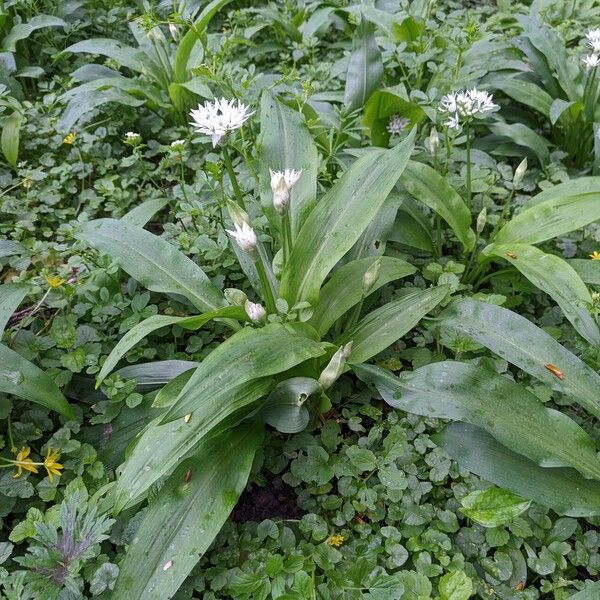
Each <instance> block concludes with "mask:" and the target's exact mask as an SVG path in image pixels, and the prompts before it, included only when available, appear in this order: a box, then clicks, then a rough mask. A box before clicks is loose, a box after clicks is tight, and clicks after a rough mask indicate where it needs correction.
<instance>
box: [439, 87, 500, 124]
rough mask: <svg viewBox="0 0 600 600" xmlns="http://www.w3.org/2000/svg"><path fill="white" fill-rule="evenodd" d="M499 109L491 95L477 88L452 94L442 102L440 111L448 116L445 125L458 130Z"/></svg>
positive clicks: (447, 95) (446, 96)
mask: <svg viewBox="0 0 600 600" xmlns="http://www.w3.org/2000/svg"><path fill="white" fill-rule="evenodd" d="M497 108H498V105H497V104H494V102H493V98H492V95H491V94H488V93H487V92H484V91H481V90H477V89H476V88H473V89H472V90H465V91H464V92H451V93H450V94H446V95H445V96H444V97H443V98H442V100H441V101H440V110H441V111H442V112H445V113H447V114H448V119H447V120H446V121H445V122H444V125H446V126H447V127H450V129H457V130H458V129H460V128H461V126H462V125H463V124H464V123H468V122H470V121H472V120H473V119H474V118H477V117H479V118H481V117H484V116H485V115H487V114H488V113H491V112H493V111H495V110H496V109H497Z"/></svg>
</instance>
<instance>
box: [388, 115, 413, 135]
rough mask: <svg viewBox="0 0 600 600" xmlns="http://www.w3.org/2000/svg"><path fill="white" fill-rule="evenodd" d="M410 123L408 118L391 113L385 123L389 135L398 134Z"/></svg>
mask: <svg viewBox="0 0 600 600" xmlns="http://www.w3.org/2000/svg"><path fill="white" fill-rule="evenodd" d="M409 125H410V119H407V118H405V117H401V116H400V115H392V116H391V117H390V120H389V121H388V124H387V127H386V129H387V131H388V133H389V134H391V135H399V134H400V133H402V132H403V131H404V130H405V129H406V128H407V127H408V126H409Z"/></svg>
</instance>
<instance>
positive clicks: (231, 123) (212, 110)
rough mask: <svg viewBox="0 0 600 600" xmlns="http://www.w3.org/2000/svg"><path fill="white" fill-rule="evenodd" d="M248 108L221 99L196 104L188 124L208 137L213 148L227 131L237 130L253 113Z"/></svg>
mask: <svg viewBox="0 0 600 600" xmlns="http://www.w3.org/2000/svg"><path fill="white" fill-rule="evenodd" d="M248 111H249V107H247V106H246V105H245V104H242V103H241V102H239V101H238V102H237V103H236V101H235V100H227V99H225V98H221V99H220V100H215V101H214V102H205V103H204V105H202V104H198V108H197V109H195V110H192V111H191V112H190V116H191V117H192V119H193V121H192V122H190V125H192V126H193V127H194V128H195V129H196V131H197V132H198V133H204V134H206V135H210V137H211V140H212V144H213V148H214V147H215V146H216V145H217V144H218V143H219V142H220V141H221V140H222V139H223V138H224V137H225V136H226V135H227V133H228V132H229V131H233V130H234V129H239V128H240V127H241V126H242V125H243V124H244V123H245V122H246V121H247V120H248V118H250V117H251V116H252V115H253V114H254V113H253V112H248Z"/></svg>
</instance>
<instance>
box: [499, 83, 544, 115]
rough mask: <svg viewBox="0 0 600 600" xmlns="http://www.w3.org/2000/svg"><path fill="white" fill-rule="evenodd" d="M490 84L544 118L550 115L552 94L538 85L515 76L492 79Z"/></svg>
mask: <svg viewBox="0 0 600 600" xmlns="http://www.w3.org/2000/svg"><path fill="white" fill-rule="evenodd" d="M492 84H493V85H494V87H495V88H497V89H499V90H502V91H503V92H504V93H505V94H506V95H507V96H510V97H511V98H512V99H513V100H516V101H517V102H520V103H521V104H525V106H529V107H530V108H533V109H534V110H537V111H538V112H539V113H541V114H542V115H544V116H545V117H546V118H549V117H550V107H551V106H552V96H550V94H548V93H547V92H545V91H544V90H543V89H542V88H541V87H540V86H539V85H536V84H535V83H532V82H531V81H525V80H523V79H517V78H515V77H507V78H501V79H500V80H498V81H496V80H494V81H493V82H492Z"/></svg>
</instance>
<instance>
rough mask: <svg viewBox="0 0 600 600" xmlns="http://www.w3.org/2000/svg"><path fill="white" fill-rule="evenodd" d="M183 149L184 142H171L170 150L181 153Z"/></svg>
mask: <svg viewBox="0 0 600 600" xmlns="http://www.w3.org/2000/svg"><path fill="white" fill-rule="evenodd" d="M184 148H185V140H175V141H174V142H171V150H174V151H175V152H181V151H182V150H183V149H184Z"/></svg>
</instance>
